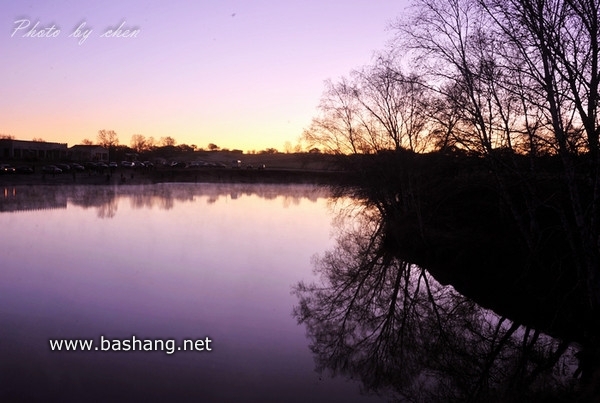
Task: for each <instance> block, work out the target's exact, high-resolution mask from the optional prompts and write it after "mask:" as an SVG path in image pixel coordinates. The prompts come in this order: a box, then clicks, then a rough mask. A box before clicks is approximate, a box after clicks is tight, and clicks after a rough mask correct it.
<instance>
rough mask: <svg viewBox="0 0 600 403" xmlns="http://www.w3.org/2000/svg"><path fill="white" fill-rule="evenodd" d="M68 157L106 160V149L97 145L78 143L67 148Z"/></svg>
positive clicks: (83, 159)
mask: <svg viewBox="0 0 600 403" xmlns="http://www.w3.org/2000/svg"><path fill="white" fill-rule="evenodd" d="M69 158H70V159H71V160H73V161H79V162H86V161H108V149H106V148H104V147H102V146H97V145H86V144H78V145H75V146H72V147H70V148H69Z"/></svg>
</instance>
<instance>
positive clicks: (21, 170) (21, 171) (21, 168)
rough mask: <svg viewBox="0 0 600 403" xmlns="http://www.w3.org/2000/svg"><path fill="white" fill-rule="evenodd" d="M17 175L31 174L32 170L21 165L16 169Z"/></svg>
mask: <svg viewBox="0 0 600 403" xmlns="http://www.w3.org/2000/svg"><path fill="white" fill-rule="evenodd" d="M16 171H17V173H18V174H32V173H33V168H32V167H30V166H27V165H21V166H18V167H17V168H16Z"/></svg>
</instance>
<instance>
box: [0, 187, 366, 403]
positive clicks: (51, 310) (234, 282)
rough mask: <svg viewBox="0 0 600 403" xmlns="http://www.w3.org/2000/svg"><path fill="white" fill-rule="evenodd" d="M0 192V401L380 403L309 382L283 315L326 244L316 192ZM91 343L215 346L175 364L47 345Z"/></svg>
mask: <svg viewBox="0 0 600 403" xmlns="http://www.w3.org/2000/svg"><path fill="white" fill-rule="evenodd" d="M0 190H2V191H3V193H2V194H0V228H2V230H1V231H0V244H1V245H2V246H1V248H2V257H1V259H2V263H1V264H0V357H1V358H0V379H1V381H0V400H3V401H4V400H14V401H19V400H22V401H27V400H31V399H36V398H37V399H44V400H46V399H48V400H61V401H89V400H90V399H91V400H97V401H103V400H106V401H109V400H120V401H125V400H133V399H135V400H140V399H142V400H154V401H163V400H173V401H177V400H179V401H182V400H183V401H186V400H187V401H206V402H242V401H286V402H308V401H311V402H319V401H328V402H367V401H378V400H377V399H375V398H374V397H366V396H362V395H361V394H360V393H359V386H358V384H357V383H352V382H348V381H345V380H342V379H330V378H328V377H327V376H326V375H323V376H321V375H319V374H317V373H316V372H315V371H314V362H313V357H312V354H311V352H310V350H309V348H308V344H309V341H308V340H307V338H306V336H305V329H304V328H303V327H302V326H298V325H297V324H296V321H295V319H294V318H293V317H292V316H291V311H292V308H293V306H294V305H295V304H296V303H297V300H296V298H295V297H294V296H293V295H291V293H290V291H291V287H292V286H293V285H294V284H296V283H297V282H298V281H301V280H307V281H310V280H312V279H313V274H312V266H311V257H312V256H313V255H314V254H316V253H322V252H324V251H325V250H327V249H329V248H330V247H331V246H332V244H333V241H332V238H331V231H332V227H331V220H332V215H331V212H330V210H329V208H328V199H327V196H328V194H327V192H326V191H325V190H324V189H320V188H315V187H311V186H302V185H294V186H287V185H286V186H282V185H269V186H265V185H213V184H210V185H207V184H169V185H153V186H145V187H128V186H122V187H68V188H56V187H7V188H4V189H2V188H0ZM101 336H103V337H104V338H106V339H131V338H132V337H133V336H135V337H137V338H138V339H148V340H155V339H163V340H175V343H176V345H177V346H179V345H181V344H182V342H183V340H184V339H205V338H206V337H209V338H210V339H211V340H212V342H211V344H210V346H211V351H206V350H205V351H201V352H198V351H197V352H190V351H174V352H173V353H172V354H167V352H166V351H152V352H139V351H119V352H103V351H89V352H73V351H71V352H56V351H54V352H53V351H51V349H50V346H49V340H50V339H90V340H94V343H95V344H94V347H98V346H99V342H100V337H101ZM165 349H166V348H165Z"/></svg>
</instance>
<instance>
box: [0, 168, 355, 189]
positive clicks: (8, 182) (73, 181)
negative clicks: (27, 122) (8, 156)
mask: <svg viewBox="0 0 600 403" xmlns="http://www.w3.org/2000/svg"><path fill="white" fill-rule="evenodd" d="M347 179H348V173H347V172H343V171H326V170H291V169H263V170H259V169H234V168H197V169H186V168H179V169H177V168H174V169H171V168H155V169H137V170H136V169H131V168H117V169H115V170H113V171H112V172H110V171H106V172H103V173H100V172H91V171H90V172H76V173H72V172H67V173H60V174H48V173H39V172H36V173H31V174H21V173H10V174H2V175H0V185H1V186H15V185H28V186H35V185H149V184H157V183H171V182H183V183H282V184H285V183H298V184H316V185H335V184H340V183H343V182H346V181H347Z"/></svg>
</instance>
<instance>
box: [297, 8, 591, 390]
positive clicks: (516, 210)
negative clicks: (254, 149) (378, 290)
mask: <svg viewBox="0 0 600 403" xmlns="http://www.w3.org/2000/svg"><path fill="white" fill-rule="evenodd" d="M599 10H600V2H598V0H507V1H504V0H416V1H415V2H414V4H413V7H412V9H411V12H410V14H408V15H407V16H406V17H404V18H402V19H399V20H398V21H397V22H396V23H395V24H394V26H393V28H394V32H395V34H396V36H395V42H394V45H393V47H392V48H391V49H389V50H387V51H386V52H383V53H381V54H380V55H379V56H378V57H377V58H376V59H375V61H374V63H373V64H372V65H371V66H367V67H365V68H362V69H359V70H357V71H354V72H352V73H351V74H350V76H349V77H345V78H342V79H340V80H339V81H337V82H332V81H330V82H328V83H327V86H326V90H325V92H324V94H323V98H322V103H321V105H320V108H319V115H318V116H317V117H315V119H314V121H313V123H312V124H311V126H310V127H309V128H308V129H307V130H306V131H305V133H304V136H303V138H304V140H305V141H306V142H308V144H309V145H311V146H318V147H320V148H321V149H322V150H324V151H328V152H331V153H339V154H355V155H358V156H364V155H367V156H368V155H370V154H373V155H375V156H376V157H378V158H379V159H377V158H375V159H365V158H359V159H353V160H352V161H371V162H373V161H374V163H373V164H370V165H369V164H364V163H358V164H356V168H357V169H356V171H357V172H358V175H359V176H360V177H361V178H362V179H363V187H365V188H367V189H368V191H367V192H366V193H369V194H370V199H371V201H372V202H373V200H377V199H380V198H379V196H381V195H382V193H385V192H388V193H389V194H388V195H386V198H387V199H388V200H390V201H392V202H393V203H394V204H395V206H394V208H393V209H391V210H390V209H386V211H392V212H393V214H397V215H399V216H402V217H403V219H405V218H406V217H408V216H410V217H411V219H414V221H415V225H414V229H415V231H414V238H415V239H420V240H421V241H422V243H423V244H425V245H426V244H428V243H431V241H432V240H433V239H435V237H436V236H437V235H439V233H436V232H435V231H438V230H440V226H439V225H438V224H435V223H432V222H431V221H429V222H428V221H427V220H428V217H433V216H435V213H436V211H439V210H442V209H443V206H442V205H441V204H435V205H434V204H433V203H432V202H431V200H436V201H440V203H443V202H442V200H444V197H443V196H444V195H443V194H441V193H442V191H448V190H449V189H448V188H441V187H440V188H439V189H438V191H437V193H438V194H436V193H435V192H436V190H435V189H433V190H431V191H422V189H424V187H422V188H421V191H420V192H418V191H417V190H416V187H418V186H415V184H418V183H419V181H421V180H422V176H423V174H421V173H419V172H416V171H414V170H413V171H412V172H411V173H410V174H408V173H406V172H408V171H409V170H406V169H404V168H405V167H403V166H402V164H390V165H386V166H385V167H384V168H382V167H381V166H380V167H379V168H377V167H375V168H373V167H374V166H375V165H376V164H377V163H378V161H379V162H381V161H382V160H385V159H386V158H388V157H389V155H390V153H389V152H388V151H389V150H393V151H395V152H396V154H395V155H397V157H398V158H399V159H401V160H402V161H405V162H406V161H408V162H407V163H410V161H414V160H415V158H417V157H418V154H419V153H420V154H423V153H429V154H439V155H443V156H448V157H449V158H446V159H443V162H440V164H442V165H441V167H440V169H438V175H440V176H441V178H439V179H440V180H439V183H443V182H444V180H454V179H456V178H462V180H459V181H457V182H452V183H459V184H460V186H463V187H464V189H462V190H461V191H463V190H464V193H465V194H469V193H470V194H471V197H472V198H474V199H477V198H478V197H481V193H480V192H479V193H478V192H477V190H478V188H477V187H476V186H472V185H473V180H472V179H470V177H471V176H473V175H475V176H476V177H477V181H482V180H485V181H486V182H485V183H481V182H477V185H478V186H480V185H481V187H482V188H485V189H488V188H489V189H491V192H489V194H492V195H494V197H496V198H497V199H498V203H497V205H498V206H499V207H498V208H501V209H502V217H505V218H506V220H509V221H510V226H511V227H514V231H513V232H512V233H510V234H507V236H511V237H513V238H514V239H516V240H517V242H518V243H519V248H520V251H521V252H520V254H519V258H524V259H523V260H522V261H519V262H516V264H517V265H521V266H522V270H523V273H522V274H523V275H524V276H526V275H527V271H528V270H533V269H531V268H533V267H535V268H537V269H536V270H539V271H540V272H539V274H540V275H544V273H545V274H546V275H547V276H548V277H551V278H550V279H549V280H548V279H545V280H547V281H549V282H552V281H554V282H556V283H560V281H561V279H562V278H564V277H568V278H569V279H572V280H573V281H574V282H576V283H575V284H574V285H573V290H576V291H574V292H576V293H578V295H580V296H581V299H582V300H583V301H585V306H584V307H582V308H581V312H578V314H579V313H582V325H581V326H582V328H584V329H585V330H584V331H583V333H582V334H583V336H582V338H580V339H579V341H581V346H580V347H581V352H582V353H581V355H580V357H585V358H584V359H583V360H582V362H581V363H582V371H583V372H584V373H585V376H584V378H585V380H586V381H588V382H592V381H591V380H592V379H593V378H594V376H596V377H597V378H600V226H599V225H600V224H599V219H600V216H599V214H600V204H599V203H600V155H599V147H600V145H599V136H600V120H599V117H598V106H599V105H598V97H599V85H600V66H599V60H598V58H599V52H600V45H599V41H600V38H599V34H600V32H599V24H600V22H599V20H600V11H599ZM406 150H409V151H410V152H412V153H413V154H414V153H417V154H414V156H410V157H407V155H408V154H407V153H406ZM473 160H477V161H478V162H476V163H473V162H472V161H473ZM427 161H430V162H435V161H436V160H435V159H433V158H432V159H428V160H427ZM440 161H441V160H440ZM436 163H437V162H436ZM390 167H391V168H394V167H395V168H397V169H402V170H403V172H402V173H397V172H396V173H390V171H389V168H390ZM465 167H466V168H465ZM473 167H477V168H476V169H479V174H477V173H475V174H474V173H473V171H472V170H473V169H474V168H473ZM386 169H387V170H386ZM360 170H365V172H369V170H370V172H371V177H369V176H368V175H369V174H368V173H367V174H365V173H364V172H362V171H360ZM394 175H396V178H394ZM385 178H387V179H389V181H387V182H386V181H385V180H384V179H385ZM386 187H387V188H389V187H394V189H386ZM442 189H444V190H442ZM450 190H451V189H450ZM486 194H488V193H486ZM407 201H410V206H408V205H407V204H406V203H407ZM445 211H446V210H445ZM447 214H455V213H454V212H452V211H447ZM459 214H464V215H469V214H470V215H471V217H470V218H469V219H471V220H472V221H473V222H474V223H476V222H477V220H478V218H481V216H480V215H479V216H478V214H481V212H480V211H475V210H474V211H472V212H469V211H460V213H459ZM465 222H469V220H463V222H462V223H463V224H464V223H465ZM443 224H444V225H446V224H448V225H451V224H452V223H451V220H449V222H444V223H443ZM474 227H476V225H474ZM468 230H469V228H466V229H465V228H463V227H456V228H454V235H448V237H449V240H448V244H451V243H453V242H454V243H455V244H457V243H458V242H459V240H460V236H461V235H460V234H462V233H463V231H468ZM449 233H450V232H444V234H449ZM450 237H453V238H452V239H450ZM404 241H406V239H404ZM438 246H439V245H438ZM557 250H559V251H560V252H559V253H556V251H557ZM431 252H432V253H437V252H439V251H436V250H432V251H431ZM506 253H511V251H506ZM549 253H552V254H553V256H558V257H561V256H564V257H563V258H560V259H557V260H556V261H555V262H550V261H548V260H547V258H546V257H545V255H548V254H549ZM361 256H362V255H361ZM394 257H395V258H396V259H399V258H400V256H399V255H398V253H396V255H395V256H394ZM567 257H568V258H567ZM400 260H403V259H401V258H400ZM404 260H408V261H410V259H404ZM340 267H341V266H340ZM408 267H410V265H409V266H408ZM544 268H545V269H544ZM363 270H366V271H368V270H369V269H368V268H364V269H363ZM398 270H400V271H402V270H401V269H400V268H398ZM380 285H381V284H379V283H377V284H376V285H374V286H380ZM373 292H375V291H373ZM391 295H392V296H394V295H395V294H393V293H392V294H391ZM394 298H395V297H394ZM398 331H405V330H402V329H400V328H399V329H398ZM531 331H533V332H535V331H534V330H531ZM569 341H570V340H567V339H565V342H567V343H568V342H569ZM526 344H527V343H524V344H523V345H526ZM584 361H585V362H584ZM592 383H593V382H592ZM596 393H598V391H596Z"/></svg>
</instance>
